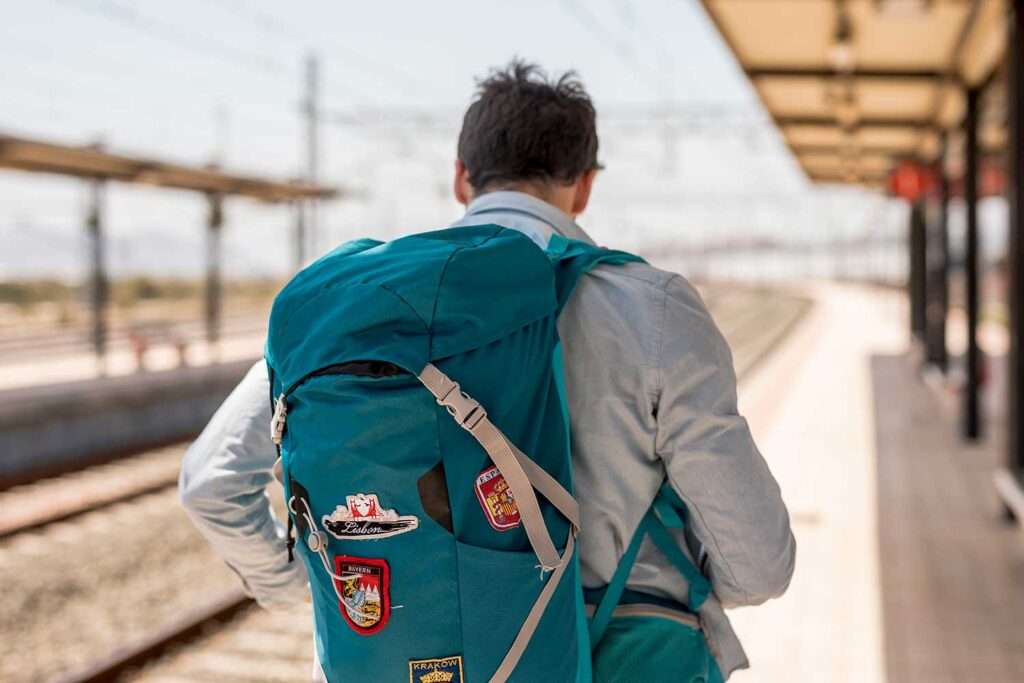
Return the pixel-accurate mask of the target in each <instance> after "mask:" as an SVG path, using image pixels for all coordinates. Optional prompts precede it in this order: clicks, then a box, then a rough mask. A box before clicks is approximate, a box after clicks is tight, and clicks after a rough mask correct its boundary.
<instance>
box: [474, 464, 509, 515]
mask: <svg viewBox="0 0 1024 683" xmlns="http://www.w3.org/2000/svg"><path fill="white" fill-rule="evenodd" d="M474 488H475V489H476V499H477V500H478V501H480V507H482V508H483V509H484V516H485V517H486V518H487V521H488V522H490V524H491V526H492V527H494V529H495V530H496V531H508V530H509V529H515V528H516V527H517V526H519V506H518V505H516V499H515V498H513V497H512V489H510V488H509V487H508V482H507V481H505V477H504V476H502V474H501V471H500V470H499V469H498V467H497V466H496V465H491V466H490V467H488V468H486V469H485V470H484V471H483V472H481V473H480V474H479V475H478V476H477V478H476V485H475V486H474Z"/></svg>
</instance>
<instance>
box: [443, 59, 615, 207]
mask: <svg viewBox="0 0 1024 683" xmlns="http://www.w3.org/2000/svg"><path fill="white" fill-rule="evenodd" d="M458 156H459V161H461V162H462V164H463V165H464V166H465V169H466V174H467V176H468V180H469V184H470V185H471V186H472V187H473V191H474V193H475V194H482V193H484V192H489V191H492V190H498V189H505V188H515V187H517V186H518V185H521V184H523V183H526V184H533V185H541V186H546V185H570V184H572V183H574V182H575V181H576V180H577V179H579V178H580V176H582V175H583V174H584V173H586V172H588V171H593V170H595V169H597V168H600V166H599V164H598V162H597V125H596V115H595V112H594V105H593V104H592V103H591V101H590V96H589V95H587V92H586V90H585V89H584V87H583V84H582V83H581V82H580V81H579V80H578V79H577V77H576V74H575V73H574V72H571V71H570V72H568V73H566V74H564V75H562V76H561V77H559V78H558V79H549V78H548V77H547V76H546V74H545V73H544V72H543V71H542V70H541V69H540V68H539V67H538V66H536V65H535V64H529V63H526V62H523V61H521V60H513V61H512V62H510V63H509V65H508V66H506V67H505V68H503V69H496V70H493V71H492V72H491V73H490V74H489V75H488V77H487V78H485V79H483V80H481V81H479V82H478V84H477V94H476V99H474V100H473V103H472V104H471V105H470V106H469V109H468V110H466V115H465V117H464V119H463V122H462V132H461V133H460V134H459V148H458Z"/></svg>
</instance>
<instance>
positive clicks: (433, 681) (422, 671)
mask: <svg viewBox="0 0 1024 683" xmlns="http://www.w3.org/2000/svg"><path fill="white" fill-rule="evenodd" d="M409 683H463V681H462V657H442V658H441V659H411V660H409Z"/></svg>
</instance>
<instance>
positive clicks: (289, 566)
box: [178, 361, 309, 608]
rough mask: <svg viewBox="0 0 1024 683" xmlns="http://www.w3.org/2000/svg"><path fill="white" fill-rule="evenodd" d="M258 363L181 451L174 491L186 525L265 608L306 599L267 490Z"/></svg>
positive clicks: (264, 386) (270, 453)
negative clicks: (190, 525)
mask: <svg viewBox="0 0 1024 683" xmlns="http://www.w3.org/2000/svg"><path fill="white" fill-rule="evenodd" d="M269 396H270V389H269V385H268V381H267V371H266V366H265V364H264V363H263V362H262V361H260V362H259V363H257V364H256V365H254V366H253V367H252V369H251V370H249V372H248V374H246V376H245V378H244V379H243V380H242V381H241V383H240V384H239V385H238V386H237V387H236V388H235V390H234V391H232V392H231V395H230V396H228V398H227V400H225V401H224V404H223V405H221V407H220V408H219V409H218V410H217V413H216V414H215V415H214V416H213V419H212V420H210V424H209V425H207V426H206V429H204V430H203V433H202V434H201V435H200V436H199V438H198V439H197V440H196V442H195V443H194V444H192V446H191V447H190V448H189V449H188V452H187V453H186V454H185V458H184V460H183V461H182V464H181V475H180V478H179V480H178V492H179V495H180V497H181V504H182V505H183V506H184V508H185V510H186V511H187V512H188V515H189V517H190V518H191V519H192V521H193V523H194V524H195V525H196V527H198V529H199V531H201V532H202V534H203V536H205V537H206V539H207V540H208V541H209V542H210V544H211V545H212V546H213V547H214V549H215V550H216V551H217V553H218V554H219V555H220V556H221V558H222V559H223V560H224V561H225V562H226V563H227V564H228V566H229V567H231V568H232V569H233V570H234V571H235V572H236V573H237V574H238V575H239V576H241V577H242V580H243V582H244V583H245V587H246V589H247V591H248V592H249V593H250V594H251V595H252V596H253V597H254V598H256V600H257V601H258V602H259V603H260V604H261V605H262V606H264V607H271V608H272V607H288V606H291V605H295V604H298V603H300V602H303V601H304V600H306V599H307V596H308V594H309V591H308V588H307V587H306V574H305V571H304V570H303V568H302V563H301V562H291V563H289V562H288V558H287V555H286V552H285V531H284V528H283V527H282V525H281V524H280V523H279V522H278V521H277V520H276V519H275V517H274V513H273V510H272V509H271V507H270V498H269V496H268V495H267V490H266V489H267V486H268V485H269V484H270V483H271V482H272V481H273V467H274V461H275V460H276V459H277V451H276V449H275V448H274V444H273V442H271V440H270V398H269Z"/></svg>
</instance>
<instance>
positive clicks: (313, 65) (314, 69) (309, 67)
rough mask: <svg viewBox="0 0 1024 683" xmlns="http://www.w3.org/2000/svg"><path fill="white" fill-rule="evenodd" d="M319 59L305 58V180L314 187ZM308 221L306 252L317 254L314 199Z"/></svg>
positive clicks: (317, 156)
mask: <svg viewBox="0 0 1024 683" xmlns="http://www.w3.org/2000/svg"><path fill="white" fill-rule="evenodd" d="M319 98H320V59H319V57H317V56H316V55H315V54H311V55H309V56H308V57H307V58H306V103H305V108H304V109H305V115H306V180H307V181H308V182H309V184H310V185H314V186H315V185H316V184H317V179H318V176H319V170H320V142H319V138H320V131H319V128H320V107H319V104H318V101H319ZM307 208H308V210H309V219H308V221H307V226H306V239H308V240H309V244H308V245H307V250H308V252H309V253H311V254H316V253H318V250H319V245H318V240H319V232H318V229H319V225H318V220H317V219H318V216H317V213H318V211H317V210H318V206H317V201H316V200H315V199H310V200H309V202H308V203H307Z"/></svg>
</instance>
